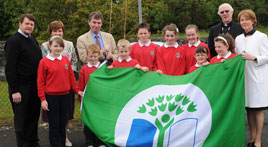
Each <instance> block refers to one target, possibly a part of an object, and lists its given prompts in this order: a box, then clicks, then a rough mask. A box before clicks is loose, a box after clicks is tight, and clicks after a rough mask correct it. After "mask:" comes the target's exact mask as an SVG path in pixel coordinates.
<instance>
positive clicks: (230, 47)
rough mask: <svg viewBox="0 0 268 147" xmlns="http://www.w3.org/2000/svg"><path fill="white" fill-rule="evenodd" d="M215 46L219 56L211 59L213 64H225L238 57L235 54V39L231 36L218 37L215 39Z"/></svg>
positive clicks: (222, 35)
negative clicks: (224, 62)
mask: <svg viewBox="0 0 268 147" xmlns="http://www.w3.org/2000/svg"><path fill="white" fill-rule="evenodd" d="M214 44H215V50H216V52H217V54H218V55H217V56H215V57H213V58H212V59H211V61H210V63H211V64H212V63H218V62H223V61H224V60H227V59H230V58H232V57H235V56H236V55H235V54H234V47H235V44H234V39H233V37H232V36H231V35H230V34H226V35H225V34H220V35H219V36H218V37H216V38H214Z"/></svg>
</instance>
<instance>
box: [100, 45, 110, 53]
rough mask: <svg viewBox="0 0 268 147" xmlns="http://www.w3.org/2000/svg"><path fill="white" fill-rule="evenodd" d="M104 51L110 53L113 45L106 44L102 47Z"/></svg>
mask: <svg viewBox="0 0 268 147" xmlns="http://www.w3.org/2000/svg"><path fill="white" fill-rule="evenodd" d="M102 51H103V52H105V53H108V52H110V51H111V46H110V45H105V46H104V48H103V49H102Z"/></svg>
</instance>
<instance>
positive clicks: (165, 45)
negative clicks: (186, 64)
mask: <svg viewBox="0 0 268 147" xmlns="http://www.w3.org/2000/svg"><path fill="white" fill-rule="evenodd" d="M178 46H179V44H178V43H177V42H176V43H175V45H173V46H168V45H167V43H165V44H164V47H165V48H168V47H175V48H178Z"/></svg>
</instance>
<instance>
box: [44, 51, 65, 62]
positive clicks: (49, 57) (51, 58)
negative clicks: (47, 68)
mask: <svg viewBox="0 0 268 147" xmlns="http://www.w3.org/2000/svg"><path fill="white" fill-rule="evenodd" d="M47 58H48V59H49V60H51V61H54V60H55V59H58V60H61V59H62V56H61V55H59V56H58V57H57V58H55V57H52V56H50V55H49V53H48V54H47Z"/></svg>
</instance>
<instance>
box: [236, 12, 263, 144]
mask: <svg viewBox="0 0 268 147" xmlns="http://www.w3.org/2000/svg"><path fill="white" fill-rule="evenodd" d="M238 21H239V23H240V25H241V26H242V28H243V29H244V34H241V35H239V36H237V37H236V39H235V46H236V49H235V52H236V54H237V55H239V54H242V57H243V59H245V60H246V65H245V92H246V110H247V118H248V124H249V128H250V134H251V140H250V141H249V144H248V146H250V147H255V146H256V147H260V146H261V134H262V129H263V123H264V110H265V109H268V89H267V87H268V76H267V73H268V39H267V35H266V34H264V33H261V32H259V31H256V29H255V28H254V26H255V25H256V24H257V19H256V15H255V13H254V12H253V11H252V10H243V11H241V12H240V13H239V14H238Z"/></svg>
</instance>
